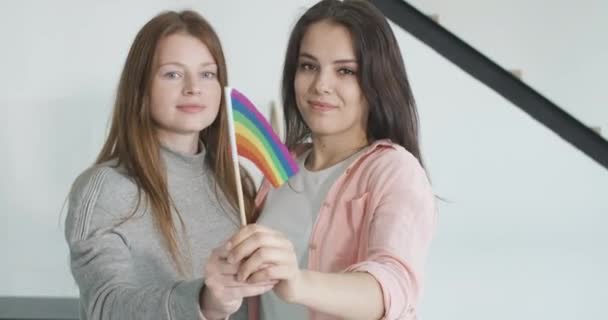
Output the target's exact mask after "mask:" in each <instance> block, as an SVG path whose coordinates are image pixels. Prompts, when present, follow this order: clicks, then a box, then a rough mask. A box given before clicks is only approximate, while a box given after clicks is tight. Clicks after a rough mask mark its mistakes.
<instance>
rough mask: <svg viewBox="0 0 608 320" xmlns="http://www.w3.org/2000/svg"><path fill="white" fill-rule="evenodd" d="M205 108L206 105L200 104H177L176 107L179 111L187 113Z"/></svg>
mask: <svg viewBox="0 0 608 320" xmlns="http://www.w3.org/2000/svg"><path fill="white" fill-rule="evenodd" d="M205 108H206V107H205V106H204V105H202V104H180V105H178V106H177V109H179V110H180V111H183V112H187V113H197V112H201V111H203V110H204V109H205Z"/></svg>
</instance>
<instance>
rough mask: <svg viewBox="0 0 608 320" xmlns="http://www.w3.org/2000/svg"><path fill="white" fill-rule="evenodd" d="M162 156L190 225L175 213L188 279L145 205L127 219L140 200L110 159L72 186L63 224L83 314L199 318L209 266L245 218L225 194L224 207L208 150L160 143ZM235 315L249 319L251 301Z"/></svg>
mask: <svg viewBox="0 0 608 320" xmlns="http://www.w3.org/2000/svg"><path fill="white" fill-rule="evenodd" d="M161 155H162V158H163V159H164V161H165V164H166V167H167V179H168V186H169V193H170V195H171V197H172V199H173V201H174V203H175V205H176V207H177V209H178V211H179V213H180V215H181V218H182V219H183V222H184V225H185V229H184V228H181V227H180V224H179V219H178V218H177V215H176V214H175V212H174V221H175V222H176V227H177V228H178V229H177V230H178V235H180V237H179V238H178V241H179V245H180V248H184V249H185V250H182V251H183V252H185V255H184V256H187V257H189V258H188V259H187V260H186V261H187V263H186V265H185V269H186V270H187V276H185V277H182V276H180V275H179V273H178V272H177V268H176V267H175V265H174V263H173V262H172V259H171V256H170V254H169V252H168V250H167V249H166V248H167V247H166V246H165V243H164V239H163V238H162V235H161V233H160V231H159V230H158V229H157V227H156V224H155V222H154V220H153V217H152V215H151V213H150V212H149V210H148V209H146V206H145V202H142V204H141V205H140V208H139V209H138V211H137V212H136V213H135V215H134V216H133V217H132V218H130V219H129V220H127V221H126V222H124V223H121V222H123V220H124V218H126V217H128V216H129V215H130V214H131V213H132V210H133V208H134V206H135V203H136V200H137V188H136V185H135V184H134V183H133V180H132V179H131V178H130V177H129V176H127V175H126V174H125V172H124V170H122V169H120V168H114V167H113V166H112V163H105V164H101V165H97V166H94V167H92V168H89V169H88V170H86V171H85V172H83V173H82V174H81V175H80V176H79V177H78V178H77V179H76V181H75V182H74V184H73V186H72V190H71V192H70V196H69V207H68V215H67V217H66V228H65V235H66V239H67V242H68V245H69V248H70V261H71V270H72V274H73V276H74V279H75V280H76V283H77V284H78V287H79V289H80V318H81V319H142V320H143V319H146V320H150V319H180V320H188V319H201V314H200V309H199V302H198V301H199V292H200V290H201V287H202V285H203V279H202V277H203V268H204V266H205V263H206V261H207V258H208V257H209V255H210V254H211V250H213V248H215V247H218V246H219V245H221V244H222V243H223V242H224V241H225V240H226V239H228V238H229V237H230V236H231V235H232V234H233V233H234V232H235V231H236V230H237V229H238V227H239V219H238V217H237V215H236V213H235V212H234V210H232V208H230V207H229V205H228V203H227V202H226V200H225V198H224V197H223V196H220V197H221V200H220V201H222V204H221V205H220V203H219V201H218V197H217V196H216V192H215V186H214V178H213V176H212V173H211V171H210V169H209V167H208V166H207V165H206V164H205V161H204V160H205V152H204V151H203V152H201V153H199V154H197V155H193V156H191V155H183V154H179V153H176V152H173V151H171V150H169V149H167V148H161ZM218 192H219V193H220V194H221V192H220V191H219V190H218ZM188 252H189V254H188ZM243 305H245V303H243ZM231 318H232V319H237V318H242V319H246V310H245V306H243V307H241V309H240V310H239V312H237V314H235V315H233V316H232V317H231Z"/></svg>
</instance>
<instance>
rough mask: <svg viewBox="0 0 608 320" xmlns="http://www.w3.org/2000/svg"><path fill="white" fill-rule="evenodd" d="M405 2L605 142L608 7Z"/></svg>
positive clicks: (564, 2)
mask: <svg viewBox="0 0 608 320" xmlns="http://www.w3.org/2000/svg"><path fill="white" fill-rule="evenodd" d="M408 2H409V3H411V4H412V5H414V6H416V7H417V8H418V9H419V10H421V11H423V12H425V13H427V14H438V15H439V22H440V23H441V25H442V26H444V27H445V28H447V29H448V30H450V31H452V32H454V33H455V34H456V35H458V36H459V37H460V38H461V39H463V40H464V41H466V42H468V43H469V44H471V45H472V46H473V47H475V48H477V49H478V50H480V51H481V52H483V53H484V54H486V55H487V56H488V57H490V59H492V60H494V61H495V62H497V63H498V64H500V65H501V66H503V67H505V68H506V69H520V70H522V71H523V81H524V82H526V83H527V84H529V85H530V86H532V87H533V88H535V89H536V90H538V91H539V92H540V93H541V94H544V95H546V96H547V97H548V98H549V99H550V100H552V101H553V102H555V103H556V104H557V105H559V106H561V107H562V108H564V109H565V110H566V111H568V112H569V113H571V114H572V115H574V116H575V117H577V118H578V119H579V120H581V121H583V122H584V123H585V124H587V125H589V126H601V127H602V129H603V130H602V135H603V136H604V137H605V138H608V99H606V95H605V90H606V80H605V77H606V74H608V62H607V61H608V54H607V52H608V41H606V40H605V38H606V30H608V22H607V20H606V17H607V16H608V1H604V0H581V1H572V0H533V1H530V0H511V1H497V0H490V1H488V0H458V1H445V0H410V1H408Z"/></svg>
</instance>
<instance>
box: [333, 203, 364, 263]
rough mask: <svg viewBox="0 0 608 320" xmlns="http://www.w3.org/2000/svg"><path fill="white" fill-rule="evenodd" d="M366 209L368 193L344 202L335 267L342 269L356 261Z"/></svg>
mask: <svg viewBox="0 0 608 320" xmlns="http://www.w3.org/2000/svg"><path fill="white" fill-rule="evenodd" d="M366 210H368V193H367V192H366V193H364V194H362V195H360V196H357V197H355V198H353V199H352V200H348V201H347V202H346V215H345V216H344V219H345V220H346V221H342V223H341V225H343V226H344V228H342V229H343V230H340V236H339V238H340V240H341V241H340V242H341V245H340V246H339V247H340V249H339V252H337V255H336V256H335V259H336V267H337V269H343V268H345V267H348V266H350V265H352V264H355V263H357V262H358V252H359V247H360V246H361V245H362V244H361V232H362V230H363V228H364V226H363V225H364V222H365V221H364V219H365V216H366Z"/></svg>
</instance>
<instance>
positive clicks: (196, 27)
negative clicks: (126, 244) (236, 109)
mask: <svg viewBox="0 0 608 320" xmlns="http://www.w3.org/2000/svg"><path fill="white" fill-rule="evenodd" d="M176 33H184V34H188V35H190V36H193V37H195V38H197V39H199V40H200V41H201V42H202V43H204V44H205V45H206V46H207V48H209V51H210V52H211V55H212V56H213V58H214V60H215V62H216V64H217V66H218V73H217V77H218V80H219V83H220V87H221V90H222V99H221V102H220V112H219V113H218V116H217V118H216V119H215V121H214V122H213V123H212V124H211V125H210V126H209V127H207V128H206V129H204V130H203V131H201V133H200V140H201V141H202V142H203V144H204V146H205V149H206V159H205V161H206V162H207V164H208V165H209V167H210V168H211V170H212V171H213V174H214V176H215V177H216V179H215V181H216V196H218V201H220V203H221V199H220V198H221V197H219V195H218V189H220V191H221V192H222V193H223V195H225V197H226V199H227V200H228V201H229V203H230V205H231V206H232V207H234V208H237V206H238V205H237V203H238V202H237V189H236V188H237V187H236V183H235V172H234V170H233V166H232V160H231V157H230V148H229V140H228V136H227V133H228V131H227V126H226V118H227V114H226V105H225V103H226V102H225V101H224V94H223V93H224V87H225V86H226V85H227V83H228V78H227V77H228V73H227V71H226V62H225V58H224V53H223V50H222V46H221V44H220V41H219V38H218V36H217V34H216V33H215V31H214V30H213V28H212V27H211V25H210V24H209V23H208V22H207V21H206V20H205V19H204V18H203V17H201V16H200V15H199V14H198V13H196V12H193V11H182V12H173V11H170V12H163V13H161V14H159V15H158V16H156V17H154V18H153V19H152V20H150V21H149V22H148V23H146V24H145V25H144V26H143V27H142V29H141V30H140V31H139V33H138V34H137V36H136V37H135V40H134V42H133V44H132V45H131V49H130V50H129V54H128V56H127V59H126V61H125V65H124V68H123V70H122V74H121V76H120V82H119V84H118V90H117V94H116V101H115V103H114V111H113V115H112V123H111V126H110V131H109V134H108V137H107V139H106V141H105V143H104V145H103V148H102V149H101V152H100V153H99V155H98V157H97V160H96V163H97V164H100V163H102V162H106V161H108V160H117V165H119V166H122V167H124V168H125V169H126V170H127V172H128V174H129V175H130V176H131V177H132V178H133V179H134V181H135V183H136V184H137V190H138V201H137V204H136V206H135V208H134V210H133V213H135V211H137V209H138V208H139V206H140V201H139V199H141V195H142V192H143V194H144V195H145V197H144V199H145V204H146V205H147V206H149V207H150V208H151V209H152V210H151V212H152V214H153V216H154V219H155V222H156V224H157V226H158V228H159V230H160V232H161V234H162V236H163V237H164V239H165V240H166V245H167V247H168V250H169V252H170V254H171V257H172V258H173V261H174V262H175V264H176V266H177V268H178V270H179V271H180V272H183V271H184V269H183V258H184V256H183V252H182V251H183V250H182V249H183V248H180V246H179V245H178V243H179V241H178V234H177V231H176V230H177V229H176V222H175V221H174V218H173V215H172V209H175V210H176V213H177V217H178V218H179V222H180V223H181V225H182V227H183V221H182V219H181V217H180V216H179V213H178V212H177V209H176V208H175V204H174V203H173V202H172V200H171V197H170V195H169V191H168V187H167V177H166V168H165V166H164V163H163V161H162V158H161V157H160V144H159V141H158V139H157V137H156V131H155V126H154V123H153V121H152V117H151V114H150V104H149V96H150V86H151V75H152V73H153V71H154V70H153V67H154V58H155V53H156V48H157V46H158V43H159V41H160V40H161V39H162V38H164V37H167V36H170V35H172V34H176ZM241 176H242V177H243V189H244V190H243V191H244V197H245V209H246V210H245V211H246V212H247V214H248V215H251V214H252V213H253V207H254V201H253V199H254V196H255V194H254V193H255V190H254V186H253V183H252V180H251V179H250V177H249V175H248V174H247V173H246V172H244V170H243V172H242V173H241Z"/></svg>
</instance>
